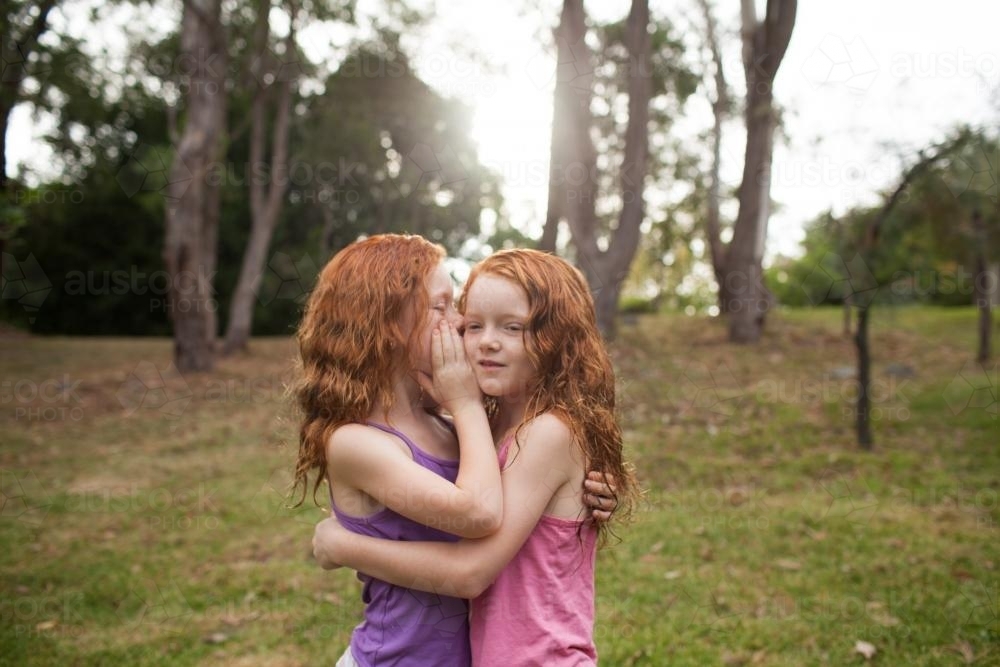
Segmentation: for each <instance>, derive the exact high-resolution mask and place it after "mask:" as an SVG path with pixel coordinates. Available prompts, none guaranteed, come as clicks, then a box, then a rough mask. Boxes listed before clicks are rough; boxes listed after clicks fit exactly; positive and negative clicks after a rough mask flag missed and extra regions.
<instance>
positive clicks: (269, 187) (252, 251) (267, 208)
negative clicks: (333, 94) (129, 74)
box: [223, 0, 296, 354]
mask: <svg viewBox="0 0 1000 667" xmlns="http://www.w3.org/2000/svg"><path fill="white" fill-rule="evenodd" d="M270 9H271V2H270V0H258V12H257V25H256V30H255V38H256V43H257V54H258V58H259V60H258V63H259V64H260V65H261V68H262V71H260V72H258V73H257V80H258V86H257V91H256V93H255V95H254V101H253V110H252V121H251V130H250V137H251V138H250V163H251V165H252V169H251V173H254V174H256V173H257V172H258V169H260V168H262V167H263V166H264V165H265V160H266V157H265V143H266V137H267V110H268V97H269V95H268V93H269V92H270V88H271V86H265V85H264V82H263V77H264V74H265V71H266V69H265V68H266V67H267V66H266V65H265V62H266V61H265V56H266V55H267V45H268V40H269V37H270V22H269V13H270ZM290 11H291V14H292V16H291V24H290V27H289V31H288V35H287V37H286V38H285V53H286V54H291V53H294V49H295V48H296V46H295V27H296V26H295V14H296V12H295V9H294V5H293V6H292V8H291V9H290ZM274 74H276V75H277V74H278V72H275V73H274ZM292 84H293V81H292V80H291V79H290V77H288V76H284V77H282V80H280V81H278V80H276V81H275V82H274V84H272V85H273V86H274V87H277V88H278V100H277V115H276V117H275V121H274V128H273V131H272V137H271V142H272V144H271V163H270V169H265V170H264V173H268V174H270V179H269V180H265V179H260V178H256V177H254V178H251V179H250V182H249V187H250V213H251V216H250V217H251V225H250V238H249V240H248V241H247V247H246V250H244V252H243V262H242V264H241V266H240V274H239V278H238V279H237V281H236V289H235V291H234V293H233V298H232V301H230V305H229V321H228V324H227V327H226V338H225V345H224V347H223V352H224V353H225V354H232V353H234V352H237V351H244V350H246V349H247V345H248V343H249V340H250V332H251V329H252V327H253V310H254V301H255V296H256V294H257V290H258V289H259V287H260V282H261V280H262V277H263V273H264V266H265V263H266V261H267V250H268V248H269V247H270V245H271V237H272V236H273V235H274V229H275V227H276V226H277V224H278V220H279V218H280V217H281V209H282V205H283V204H284V197H285V191H286V189H287V187H288V183H287V181H286V180H285V178H283V177H278V176H277V175H280V174H285V173H287V169H286V166H287V163H288V131H289V126H290V124H291V107H292V95H293V85H292Z"/></svg>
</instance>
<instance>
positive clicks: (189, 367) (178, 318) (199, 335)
mask: <svg viewBox="0 0 1000 667" xmlns="http://www.w3.org/2000/svg"><path fill="white" fill-rule="evenodd" d="M221 5H222V1H221V0H185V2H184V9H183V13H182V17H181V56H182V57H183V58H186V59H187V62H189V63H192V64H193V66H192V68H191V71H190V74H189V76H188V79H189V80H188V81H187V84H188V88H187V95H186V106H185V109H184V111H185V116H186V119H185V123H184V129H183V133H182V134H181V136H180V137H179V143H178V145H177V147H176V155H175V157H174V161H173V164H172V165H171V169H170V176H169V180H170V182H169V184H168V185H167V197H168V200H169V201H168V202H167V210H166V242H165V244H164V250H163V260H164V264H165V265H166V270H167V275H168V276H169V278H170V285H169V292H168V308H169V314H170V317H171V320H172V322H173V328H174V363H175V365H176V366H177V369H178V370H179V371H181V372H185V371H207V370H210V369H211V368H212V366H213V364H214V361H215V335H216V317H215V309H216V308H217V305H216V301H215V300H214V299H213V297H212V295H213V292H214V289H213V282H214V274H215V267H216V261H217V260H216V247H217V244H218V228H219V203H220V192H221V191H220V187H219V184H217V183H214V182H212V180H211V179H209V178H207V177H206V176H207V174H208V171H209V169H210V168H211V167H212V165H213V163H216V162H218V161H219V160H220V158H221V157H222V155H224V149H225V134H226V108H227V100H226V95H227V91H226V67H227V63H228V54H227V52H226V35H225V30H224V28H223V25H222V13H221Z"/></svg>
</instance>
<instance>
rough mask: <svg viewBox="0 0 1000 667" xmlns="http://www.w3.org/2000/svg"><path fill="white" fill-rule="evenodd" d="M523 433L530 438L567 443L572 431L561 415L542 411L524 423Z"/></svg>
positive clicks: (570, 438) (570, 439)
mask: <svg viewBox="0 0 1000 667" xmlns="http://www.w3.org/2000/svg"><path fill="white" fill-rule="evenodd" d="M524 434H525V437H526V438H529V439H531V440H534V439H536V438H537V439H540V440H548V441H557V442H558V444H568V443H570V442H572V441H573V431H572V430H571V429H570V427H569V424H567V423H566V422H565V421H563V419H562V418H561V417H559V416H558V415H556V414H554V413H552V412H543V413H542V414H540V415H538V416H537V417H535V418H534V419H532V420H531V421H529V422H527V423H526V424H525V425H524Z"/></svg>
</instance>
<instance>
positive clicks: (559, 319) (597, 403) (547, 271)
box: [458, 249, 639, 533]
mask: <svg viewBox="0 0 1000 667" xmlns="http://www.w3.org/2000/svg"><path fill="white" fill-rule="evenodd" d="M485 274H489V275H492V276H497V277H500V278H505V279H507V280H510V281H511V282H513V283H515V284H517V285H519V286H520V287H521V288H522V289H523V290H524V291H525V293H526V294H527V295H528V305H529V309H530V316H529V321H528V322H527V326H526V334H525V348H526V350H527V352H528V355H529V356H530V357H531V359H532V361H533V362H534V364H535V368H537V369H538V377H537V378H536V380H535V383H534V385H532V386H530V387H528V388H527V393H528V407H527V410H526V411H525V416H524V422H522V424H521V426H523V425H524V423H526V422H527V421H530V420H531V419H533V418H534V417H536V416H538V415H540V414H542V413H545V412H552V413H554V414H556V415H558V416H560V417H561V418H563V420H564V421H565V422H566V424H567V425H568V426H569V427H570V429H571V430H572V432H573V436H574V440H575V441H576V443H577V444H578V445H579V446H580V448H581V449H582V451H583V454H584V457H585V460H586V466H585V470H597V471H599V472H602V473H604V474H605V475H606V476H608V477H611V478H613V480H614V484H615V486H616V488H617V494H616V497H617V500H618V508H617V509H616V510H615V512H614V513H613V514H612V518H613V519H617V520H627V519H628V518H630V517H631V515H632V512H633V510H634V509H635V506H636V504H637V502H638V499H639V486H638V482H637V481H636V477H635V471H634V470H633V468H632V466H631V465H629V464H628V463H626V461H625V459H624V456H623V453H622V433H621V428H620V427H619V425H618V420H617V418H616V415H615V373H614V369H613V368H612V366H611V359H610V357H609V356H608V352H607V349H606V348H605V347H604V341H603V339H602V338H601V334H600V331H599V330H598V328H597V317H596V313H595V310H594V300H593V298H592V297H591V294H590V290H589V289H588V287H587V282H586V280H585V279H584V277H583V275H582V274H581V273H580V272H579V271H578V270H577V269H576V268H574V267H573V266H572V265H571V264H569V263H568V262H567V261H566V260H564V259H561V258H559V257H556V256H555V255H550V254H547V253H544V252H539V251H537V250H527V249H512V250H502V251H500V252H497V253H495V254H493V255H491V256H490V257H488V258H486V259H485V260H483V261H482V262H480V263H479V264H477V265H476V266H475V267H474V268H473V269H472V272H471V274H470V275H469V279H468V281H467V282H466V284H465V290H464V291H463V293H462V296H461V297H460V299H459V303H458V309H459V311H460V312H461V313H463V314H464V313H465V306H466V297H467V295H468V292H469V289H470V288H471V287H472V285H473V284H474V283H475V282H476V279H477V278H478V277H479V276H482V275H485ZM486 400H487V403H493V405H490V406H489V407H490V412H491V414H495V411H496V404H495V399H490V398H487V399H486ZM518 429H520V426H519V427H518ZM599 528H601V529H603V528H604V524H599ZM602 533H603V530H602Z"/></svg>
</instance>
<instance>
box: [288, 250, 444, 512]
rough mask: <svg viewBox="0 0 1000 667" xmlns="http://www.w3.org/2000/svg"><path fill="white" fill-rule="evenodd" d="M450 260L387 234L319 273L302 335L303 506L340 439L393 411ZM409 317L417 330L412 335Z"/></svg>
mask: <svg viewBox="0 0 1000 667" xmlns="http://www.w3.org/2000/svg"><path fill="white" fill-rule="evenodd" d="M444 258H445V251H444V248H442V247H441V246H439V245H435V244H433V243H431V242H430V241H428V240H426V239H424V238H422V237H420V236H410V235H401V234H380V235H378V236H372V237H369V238H367V239H364V240H362V241H357V242H355V243H353V244H351V245H349V246H347V247H346V248H344V249H343V250H341V251H340V252H339V253H337V254H336V255H335V256H334V257H333V259H331V260H330V261H329V262H328V263H327V265H326V266H325V267H323V270H322V271H321V272H320V275H319V279H318V280H317V282H316V287H315V289H314V290H313V292H312V294H310V295H309V301H308V302H307V303H306V308H305V313H304V315H303V317H302V323H301V324H300V325H299V330H298V334H297V339H298V343H299V353H300V354H301V357H302V373H301V378H300V379H299V380H298V382H297V384H296V387H295V389H294V393H295V397H296V400H297V403H298V405H299V408H300V410H301V411H302V426H301V428H300V430H299V454H298V461H297V462H296V464H295V487H296V488H298V487H299V486H300V485H301V486H302V497H301V498H300V499H299V502H298V504H302V501H303V500H304V499H305V493H306V490H307V489H308V485H309V483H308V478H309V474H310V473H311V472H312V471H313V470H317V471H318V476H317V478H316V482H315V484H314V485H313V500H314V501H315V496H316V492H317V490H318V489H319V485H320V483H321V482H322V480H323V478H324V477H325V476H326V443H327V441H328V440H329V439H330V436H331V435H332V434H333V432H334V431H335V430H336V429H337V428H338V427H340V426H343V425H344V424H348V423H352V422H363V421H365V420H366V419H367V418H368V417H369V415H371V413H372V411H373V410H374V409H375V407H376V406H380V407H381V408H382V409H384V410H385V411H386V413H388V411H389V409H390V408H391V407H392V402H393V377H394V373H395V372H396V371H397V370H398V369H399V367H400V364H409V363H410V362H409V357H408V352H407V351H408V350H410V349H411V346H412V344H413V342H414V341H415V340H416V336H417V334H418V332H419V331H420V330H421V328H422V327H423V325H424V323H425V322H426V318H427V316H428V309H429V306H430V300H429V296H428V294H427V288H426V284H427V277H428V276H429V275H430V273H431V271H433V270H434V268H435V267H436V266H437V265H438V264H439V263H440V262H441V261H442V260H444ZM409 313H412V314H413V315H414V316H415V317H414V324H413V327H412V329H410V331H406V330H405V327H404V326H403V324H402V323H403V321H404V320H405V318H406V317H407V315H408V314H409Z"/></svg>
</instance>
